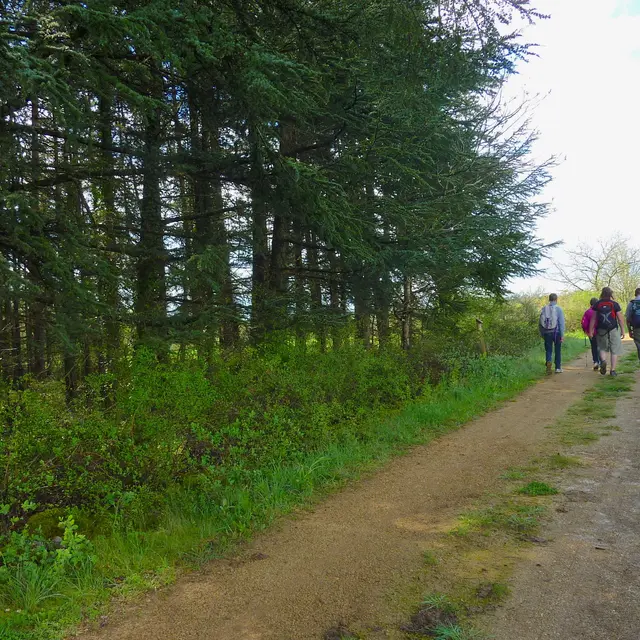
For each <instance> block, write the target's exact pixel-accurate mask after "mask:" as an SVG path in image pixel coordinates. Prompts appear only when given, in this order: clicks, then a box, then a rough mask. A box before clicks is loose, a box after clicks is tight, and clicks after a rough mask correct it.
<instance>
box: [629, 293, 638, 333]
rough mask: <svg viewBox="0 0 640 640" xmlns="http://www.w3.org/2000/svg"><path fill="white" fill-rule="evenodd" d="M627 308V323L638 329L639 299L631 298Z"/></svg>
mask: <svg viewBox="0 0 640 640" xmlns="http://www.w3.org/2000/svg"><path fill="white" fill-rule="evenodd" d="M629 304H630V305H631V308H630V309H629V324H630V325H631V326H632V327H633V328H634V329H640V300H632V301H631V302H630V303H629Z"/></svg>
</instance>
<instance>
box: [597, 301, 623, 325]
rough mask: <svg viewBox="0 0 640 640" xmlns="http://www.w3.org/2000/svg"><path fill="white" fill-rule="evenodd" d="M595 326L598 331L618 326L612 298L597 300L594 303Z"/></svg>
mask: <svg viewBox="0 0 640 640" xmlns="http://www.w3.org/2000/svg"><path fill="white" fill-rule="evenodd" d="M596 318H597V320H596V326H597V327H598V331H606V332H607V333H609V331H613V329H617V328H618V318H617V317H616V308H615V306H614V302H613V300H598V304H597V305H596Z"/></svg>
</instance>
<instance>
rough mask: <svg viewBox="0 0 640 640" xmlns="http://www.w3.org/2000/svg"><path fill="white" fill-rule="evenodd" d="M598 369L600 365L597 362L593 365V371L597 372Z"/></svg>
mask: <svg viewBox="0 0 640 640" xmlns="http://www.w3.org/2000/svg"><path fill="white" fill-rule="evenodd" d="M599 368H600V365H599V364H598V363H597V362H594V363H593V370H594V371H597V370H598V369H599Z"/></svg>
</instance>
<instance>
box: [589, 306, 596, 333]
mask: <svg viewBox="0 0 640 640" xmlns="http://www.w3.org/2000/svg"><path fill="white" fill-rule="evenodd" d="M596 319H597V314H596V312H595V311H594V312H593V313H592V314H591V321H590V322H589V334H588V335H589V337H590V338H593V336H594V335H595V333H596Z"/></svg>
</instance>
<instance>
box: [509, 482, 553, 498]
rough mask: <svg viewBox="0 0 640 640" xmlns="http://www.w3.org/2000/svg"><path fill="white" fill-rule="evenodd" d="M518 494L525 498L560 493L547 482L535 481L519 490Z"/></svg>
mask: <svg viewBox="0 0 640 640" xmlns="http://www.w3.org/2000/svg"><path fill="white" fill-rule="evenodd" d="M516 493H519V494H521V495H524V496H550V495H554V494H556V493H558V490H557V489H555V488H554V487H550V486H549V485H548V484H547V483H546V482H537V481H533V482H529V484H526V485H525V486H524V487H520V488H519V489H517V490H516Z"/></svg>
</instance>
